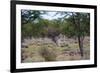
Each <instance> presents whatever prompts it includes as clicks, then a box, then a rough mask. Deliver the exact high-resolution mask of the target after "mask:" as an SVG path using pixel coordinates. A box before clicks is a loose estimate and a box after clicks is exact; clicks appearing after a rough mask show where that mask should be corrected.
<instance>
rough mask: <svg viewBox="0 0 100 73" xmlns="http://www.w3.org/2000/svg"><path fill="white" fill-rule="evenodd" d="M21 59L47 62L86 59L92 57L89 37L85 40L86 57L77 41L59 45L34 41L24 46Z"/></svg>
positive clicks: (23, 60)
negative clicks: (81, 53)
mask: <svg viewBox="0 0 100 73" xmlns="http://www.w3.org/2000/svg"><path fill="white" fill-rule="evenodd" d="M21 54H22V55H21V61H22V62H24V63H26V62H45V61H68V60H86V59H89V58H90V45H89V38H88V39H87V38H86V39H85V40H84V57H83V58H82V57H81V56H80V52H79V46H78V43H77V42H73V43H69V44H67V45H65V46H62V47H59V46H56V45H53V44H41V43H33V44H31V45H28V48H22V50H21Z"/></svg>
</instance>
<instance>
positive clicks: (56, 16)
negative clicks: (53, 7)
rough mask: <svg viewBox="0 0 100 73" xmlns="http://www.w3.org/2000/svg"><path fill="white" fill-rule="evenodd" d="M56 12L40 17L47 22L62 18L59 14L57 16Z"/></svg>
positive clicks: (49, 12)
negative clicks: (47, 20)
mask: <svg viewBox="0 0 100 73" xmlns="http://www.w3.org/2000/svg"><path fill="white" fill-rule="evenodd" d="M56 13H57V12H53V11H48V12H47V14H44V15H42V17H43V18H44V19H49V20H52V19H57V18H61V17H62V16H61V15H60V14H57V15H56Z"/></svg>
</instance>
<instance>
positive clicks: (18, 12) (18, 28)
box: [16, 5, 94, 69]
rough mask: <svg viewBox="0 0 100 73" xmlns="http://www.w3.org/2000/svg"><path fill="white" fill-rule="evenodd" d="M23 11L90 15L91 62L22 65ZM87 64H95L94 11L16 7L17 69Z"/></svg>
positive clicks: (67, 8)
mask: <svg viewBox="0 0 100 73" xmlns="http://www.w3.org/2000/svg"><path fill="white" fill-rule="evenodd" d="M21 9H28V10H49V11H69V12H86V13H90V24H91V25H90V60H81V61H59V62H35V63H21ZM86 64H94V9H84V8H70V7H52V6H35V5H16V68H17V69H21V68H39V67H53V66H71V65H86Z"/></svg>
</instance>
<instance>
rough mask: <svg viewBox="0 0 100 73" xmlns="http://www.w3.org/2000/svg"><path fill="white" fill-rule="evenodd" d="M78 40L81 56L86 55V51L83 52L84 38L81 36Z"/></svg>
mask: <svg viewBox="0 0 100 73" xmlns="http://www.w3.org/2000/svg"><path fill="white" fill-rule="evenodd" d="M78 42H79V49H80V54H81V57H83V56H84V53H83V38H82V37H80V36H79V37H78Z"/></svg>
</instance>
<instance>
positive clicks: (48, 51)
mask: <svg viewBox="0 0 100 73" xmlns="http://www.w3.org/2000/svg"><path fill="white" fill-rule="evenodd" d="M39 54H40V55H41V56H42V57H43V58H44V59H45V61H55V60H56V56H57V54H56V50H54V49H52V48H48V47H42V48H40V50H39Z"/></svg>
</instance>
